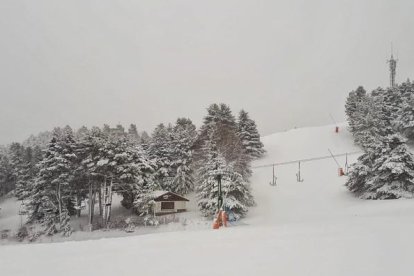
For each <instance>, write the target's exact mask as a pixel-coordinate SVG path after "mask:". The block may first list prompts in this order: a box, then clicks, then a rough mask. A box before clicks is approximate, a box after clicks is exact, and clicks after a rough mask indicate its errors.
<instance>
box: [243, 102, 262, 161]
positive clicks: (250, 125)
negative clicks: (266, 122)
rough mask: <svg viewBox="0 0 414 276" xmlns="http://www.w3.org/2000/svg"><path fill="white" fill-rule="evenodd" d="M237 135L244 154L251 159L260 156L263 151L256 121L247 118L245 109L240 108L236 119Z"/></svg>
mask: <svg viewBox="0 0 414 276" xmlns="http://www.w3.org/2000/svg"><path fill="white" fill-rule="evenodd" d="M237 133H238V136H239V138H240V141H241V144H242V145H243V148H244V151H245V154H246V155H247V156H248V157H250V158H251V159H256V158H260V157H262V156H263V154H264V153H265V150H264V148H263V143H262V142H261V141H260V134H259V132H258V131H257V127H256V123H255V122H254V121H253V120H252V119H250V118H249V115H248V113H247V112H246V111H244V110H241V111H240V113H239V120H238V132H237Z"/></svg>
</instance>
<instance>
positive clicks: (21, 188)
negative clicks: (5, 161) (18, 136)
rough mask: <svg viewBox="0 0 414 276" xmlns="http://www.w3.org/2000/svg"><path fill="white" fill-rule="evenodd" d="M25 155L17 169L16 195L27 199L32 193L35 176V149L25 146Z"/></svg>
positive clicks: (21, 198) (18, 197)
mask: <svg viewBox="0 0 414 276" xmlns="http://www.w3.org/2000/svg"><path fill="white" fill-rule="evenodd" d="M23 151H24V156H23V158H22V161H21V164H20V166H19V167H18V169H17V175H16V178H17V182H16V190H15V193H14V194H15V196H16V197H17V199H19V200H25V199H26V198H28V196H29V195H30V193H31V189H32V185H33V180H34V177H35V164H34V161H33V159H34V157H33V150H32V148H31V147H27V148H23Z"/></svg>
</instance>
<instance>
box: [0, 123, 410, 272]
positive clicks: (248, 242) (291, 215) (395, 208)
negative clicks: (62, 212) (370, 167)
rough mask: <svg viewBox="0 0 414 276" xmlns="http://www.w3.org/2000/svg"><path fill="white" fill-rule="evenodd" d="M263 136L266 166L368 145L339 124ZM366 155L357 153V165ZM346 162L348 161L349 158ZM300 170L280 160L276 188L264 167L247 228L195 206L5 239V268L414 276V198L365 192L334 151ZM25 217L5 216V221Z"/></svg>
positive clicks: (0, 250)
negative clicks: (214, 222)
mask: <svg viewBox="0 0 414 276" xmlns="http://www.w3.org/2000/svg"><path fill="white" fill-rule="evenodd" d="M262 140H263V142H264V144H265V148H266V150H267V155H266V157H264V158H263V159H261V160H258V161H256V162H255V163H254V164H253V165H254V166H256V167H257V166H261V165H266V164H271V163H275V162H276V163H279V162H288V161H294V160H299V159H307V158H314V157H323V156H329V154H330V153H329V151H328V149H330V150H331V151H332V153H333V154H342V153H347V152H348V153H352V152H356V151H359V149H358V148H357V147H356V146H354V144H353V140H352V137H351V135H350V134H349V133H348V132H347V131H346V127H345V126H344V125H341V126H340V131H339V133H335V131H334V126H324V127H311V128H301V129H293V130H289V131H285V132H281V133H276V134H273V135H270V136H266V137H263V138H262ZM357 157H358V154H352V155H351V154H350V155H349V156H348V163H351V162H354V161H355V160H356V158H357ZM337 161H338V163H339V165H340V166H341V167H344V166H345V163H346V157H345V156H341V157H338V158H337ZM297 172H298V163H292V164H288V165H280V166H276V168H275V174H276V177H277V180H276V186H272V185H270V182H271V181H272V168H271V167H261V168H255V169H254V173H253V177H252V180H251V185H252V190H253V193H254V196H255V200H256V202H257V206H256V207H254V208H252V209H251V210H250V212H249V214H248V216H247V217H246V218H245V219H243V220H242V221H241V222H239V223H237V225H230V226H229V227H227V228H220V229H219V230H213V229H212V228H211V222H205V223H203V220H200V221H199V222H197V220H191V218H192V217H191V214H192V213H193V214H194V212H195V211H193V212H189V214H190V215H189V216H190V218H189V220H188V221H189V223H188V225H187V227H184V226H182V227H176V228H172V229H171V228H168V227H167V230H166V231H156V232H150V231H149V232H148V231H147V232H145V231H141V232H140V231H138V233H135V234H134V235H132V236H126V237H125V235H124V237H111V236H102V235H99V234H98V236H93V237H92V238H93V239H90V240H81V241H76V240H71V241H65V242H47V243H46V242H42V243H35V244H27V243H26V244H2V245H0V274H1V275H61V276H63V275H70V276H72V275H89V276H90V275H100V276H106V275H181V276H183V275H192V276H193V275H210V276H211V275H301V276H304V275H318V276H321V275H329V276H333V275H364V276H367V275H376V276H379V275H414V261H413V260H414V201H413V200H388V201H367V200H360V199H357V198H355V197H354V196H353V195H352V194H350V193H349V192H348V191H347V190H346V188H345V187H344V183H345V181H346V177H344V176H343V177H339V176H338V165H337V163H336V162H335V161H334V160H333V159H332V158H327V159H322V160H314V161H308V162H302V163H301V177H302V179H303V181H302V182H298V181H297V176H296V174H297ZM194 205H195V204H193V207H194ZM0 207H1V204H0ZM17 220H18V217H17V218H16V217H14V218H7V217H3V218H2V217H1V215H0V226H1V224H3V225H4V224H5V223H9V224H12V223H16V222H17ZM196 222H197V223H200V225H199V226H198V227H194V224H197V223H196ZM191 225H193V227H190V226H191ZM161 228H162V227H161ZM164 230H165V229H164ZM74 235H75V237H76V232H75V233H74ZM78 238H79V236H78Z"/></svg>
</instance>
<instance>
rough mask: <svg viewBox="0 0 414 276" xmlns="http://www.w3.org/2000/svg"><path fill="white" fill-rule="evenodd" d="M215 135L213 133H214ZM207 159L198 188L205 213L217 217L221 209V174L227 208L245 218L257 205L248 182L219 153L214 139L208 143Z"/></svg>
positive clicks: (200, 170)
mask: <svg viewBox="0 0 414 276" xmlns="http://www.w3.org/2000/svg"><path fill="white" fill-rule="evenodd" d="M211 136H213V135H211ZM203 150H204V152H205V156H206V160H205V161H204V162H203V164H202V165H201V166H200V168H199V169H198V185H197V187H196V192H197V199H198V206H199V208H200V210H201V212H202V214H203V215H204V216H207V217H211V216H213V215H214V214H215V213H216V211H217V209H218V182H217V181H218V180H217V177H218V176H219V175H220V176H221V184H222V195H223V198H224V200H223V205H224V206H222V207H223V209H225V210H228V211H231V212H232V213H233V214H234V217H235V218H236V219H239V218H241V217H243V216H244V215H245V214H246V213H247V210H248V207H249V206H252V205H253V204H254V201H253V197H252V195H251V193H250V190H249V186H248V183H246V182H245V181H244V179H243V176H242V175H241V174H239V173H237V172H236V171H235V170H234V168H233V165H232V164H228V163H227V162H226V160H225V158H224V156H223V155H222V154H221V153H220V152H219V150H218V147H217V145H216V142H215V141H214V139H209V140H207V141H206V142H205V146H204V148H203Z"/></svg>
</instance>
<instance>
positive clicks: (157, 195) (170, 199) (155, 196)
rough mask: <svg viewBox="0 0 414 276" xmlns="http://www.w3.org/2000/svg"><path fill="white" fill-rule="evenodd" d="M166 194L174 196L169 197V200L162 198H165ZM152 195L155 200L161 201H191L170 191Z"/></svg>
mask: <svg viewBox="0 0 414 276" xmlns="http://www.w3.org/2000/svg"><path fill="white" fill-rule="evenodd" d="M166 194H170V195H172V196H171V197H168V198H162V196H164V195H166ZM152 195H153V197H154V200H157V199H160V200H168V201H190V200H188V199H186V198H185V197H183V196H181V195H179V194H176V193H173V192H170V191H153V192H152Z"/></svg>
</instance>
